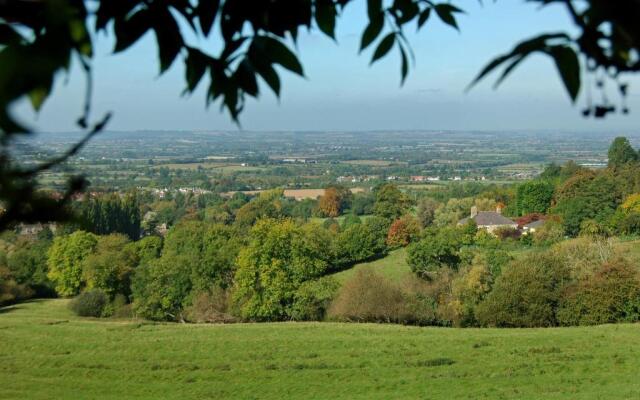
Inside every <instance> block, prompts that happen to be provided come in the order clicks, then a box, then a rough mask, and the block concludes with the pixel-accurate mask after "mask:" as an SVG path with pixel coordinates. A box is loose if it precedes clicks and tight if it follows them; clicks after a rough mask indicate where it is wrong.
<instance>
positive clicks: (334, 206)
mask: <svg viewBox="0 0 640 400" xmlns="http://www.w3.org/2000/svg"><path fill="white" fill-rule="evenodd" d="M341 201H342V199H341V198H340V194H339V193H338V190H337V189H336V188H334V187H329V188H326V189H325V190H324V195H322V196H320V199H318V209H319V210H320V213H321V214H322V215H323V216H325V217H331V218H335V217H337V216H338V215H340V206H341Z"/></svg>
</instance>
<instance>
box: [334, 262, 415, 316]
mask: <svg viewBox="0 0 640 400" xmlns="http://www.w3.org/2000/svg"><path fill="white" fill-rule="evenodd" d="M328 316H329V318H330V319H333V320H339V321H354V322H396V323H402V322H404V321H406V320H407V307H406V304H405V297H404V295H403V293H402V290H401V289H400V288H399V287H398V286H397V285H395V284H394V283H393V282H391V281H389V280H388V279H385V278H384V277H382V276H380V275H378V274H376V273H375V272H373V271H371V270H359V271H358V272H357V273H356V274H355V276H354V277H353V278H351V279H349V280H348V281H347V282H346V283H345V284H344V285H343V286H342V289H341V290H340V291H339V292H338V295H337V297H336V299H335V300H334V301H333V302H332V303H331V306H330V307H329V311H328Z"/></svg>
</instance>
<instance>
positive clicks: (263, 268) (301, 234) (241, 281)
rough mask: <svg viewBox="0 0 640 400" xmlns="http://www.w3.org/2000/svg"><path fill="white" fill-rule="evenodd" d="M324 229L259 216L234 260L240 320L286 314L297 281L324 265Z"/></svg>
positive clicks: (326, 237) (326, 257) (326, 238)
mask: <svg viewBox="0 0 640 400" xmlns="http://www.w3.org/2000/svg"><path fill="white" fill-rule="evenodd" d="M330 240H331V239H330V237H329V233H328V232H327V231H326V230H324V229H319V227H318V226H317V225H315V224H307V225H304V226H299V225H297V224H296V223H295V222H294V221H291V220H282V221H277V220H272V219H263V220H259V221H258V222H257V223H256V225H255V226H254V227H253V228H252V229H251V236H250V240H249V244H248V245H247V246H246V247H244V248H243V249H242V250H241V251H240V254H239V255H238V259H237V271H236V274H235V292H234V301H235V302H236V304H238V306H239V308H240V313H241V316H242V317H243V318H246V319H251V320H278V319H284V318H287V317H288V316H290V312H291V305H292V304H293V301H294V295H295V293H296V291H297V290H298V288H299V287H300V285H301V284H302V283H303V282H305V281H308V280H310V279H314V278H317V277H319V276H321V275H322V274H323V273H324V272H325V271H326V269H327V268H328V266H329V259H330V257H331V254H329V252H328V251H327V247H328V245H329V243H330Z"/></svg>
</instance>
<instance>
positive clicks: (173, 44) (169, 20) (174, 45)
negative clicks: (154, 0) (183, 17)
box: [153, 10, 183, 74]
mask: <svg viewBox="0 0 640 400" xmlns="http://www.w3.org/2000/svg"><path fill="white" fill-rule="evenodd" d="M153 30H154V32H155V33H156V39H157V41H158V54H159V57H160V73H161V74H162V73H163V72H165V71H166V70H167V69H169V67H170V66H171V64H172V63H173V60H175V58H176V57H177V56H178V53H179V52H180V49H182V45H183V42H182V35H181V34H180V28H179V27H178V24H177V23H176V20H175V19H174V18H173V16H172V15H171V13H170V12H169V11H167V10H164V11H162V12H160V13H159V14H157V18H156V21H155V25H154V27H153Z"/></svg>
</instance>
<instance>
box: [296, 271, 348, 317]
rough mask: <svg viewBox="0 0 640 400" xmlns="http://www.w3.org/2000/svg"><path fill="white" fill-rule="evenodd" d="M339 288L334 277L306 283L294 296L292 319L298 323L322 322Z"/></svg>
mask: <svg viewBox="0 0 640 400" xmlns="http://www.w3.org/2000/svg"><path fill="white" fill-rule="evenodd" d="M339 288H340V284H339V283H338V281H336V280H335V279H334V278H332V277H323V278H320V279H315V280H311V281H307V282H304V283H303V284H302V285H300V287H299V288H298V290H297V291H296V293H295V295H294V298H293V305H292V306H291V312H290V314H291V318H293V319H294V320H297V321H321V320H322V319H324V316H325V313H326V311H327V308H329V305H330V304H331V300H333V297H334V296H335V294H336V292H337V291H338V289H339Z"/></svg>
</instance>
